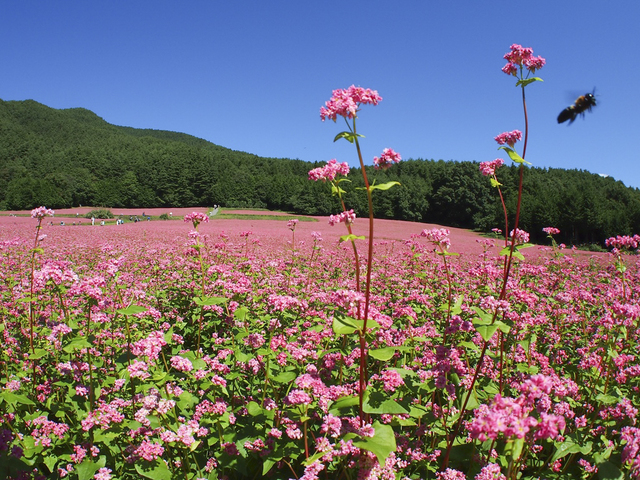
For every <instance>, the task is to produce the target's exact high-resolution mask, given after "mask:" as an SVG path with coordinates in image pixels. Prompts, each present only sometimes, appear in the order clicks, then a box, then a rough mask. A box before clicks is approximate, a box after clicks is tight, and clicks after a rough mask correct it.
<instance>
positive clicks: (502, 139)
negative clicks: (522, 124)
mask: <svg viewBox="0 0 640 480" xmlns="http://www.w3.org/2000/svg"><path fill="white" fill-rule="evenodd" d="M521 139H522V132H521V131H520V130H512V131H511V132H503V133H501V134H500V135H498V136H496V137H494V140H495V141H496V142H498V145H509V146H510V147H511V148H513V146H514V145H515V144H516V142H518V141H520V140H521Z"/></svg>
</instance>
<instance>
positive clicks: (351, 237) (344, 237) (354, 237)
mask: <svg viewBox="0 0 640 480" xmlns="http://www.w3.org/2000/svg"><path fill="white" fill-rule="evenodd" d="M364 239H365V237H364V235H354V234H353V233H350V234H349V235H342V236H341V237H340V243H342V242H346V241H347V240H348V241H350V242H353V241H354V240H364Z"/></svg>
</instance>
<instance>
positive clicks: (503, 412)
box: [468, 375, 566, 441]
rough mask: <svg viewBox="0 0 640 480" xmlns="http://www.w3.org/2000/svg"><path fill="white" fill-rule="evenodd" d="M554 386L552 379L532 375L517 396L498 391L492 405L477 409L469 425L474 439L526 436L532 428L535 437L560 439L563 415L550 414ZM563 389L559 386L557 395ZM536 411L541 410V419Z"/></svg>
mask: <svg viewBox="0 0 640 480" xmlns="http://www.w3.org/2000/svg"><path fill="white" fill-rule="evenodd" d="M553 387H554V380H553V378H551V377H548V376H545V375H533V376H531V377H530V378H529V379H527V380H526V381H525V382H524V383H523V384H522V385H521V386H520V388H519V390H520V392H521V395H520V396H519V397H518V398H510V397H503V396H502V395H500V394H497V395H496V396H495V397H494V399H493V400H492V401H491V403H490V404H489V405H486V404H483V405H480V407H478V408H477V409H476V411H475V418H474V419H473V420H472V421H471V422H470V423H469V425H468V430H469V433H470V436H471V438H474V439H476V438H477V439H479V440H480V441H485V440H487V439H488V438H491V439H492V440H495V439H497V438H498V436H499V435H500V434H503V435H504V436H505V437H506V438H511V437H515V438H524V437H525V436H526V435H527V434H528V433H529V432H530V431H533V432H534V433H533V438H534V439H535V440H537V439H544V438H557V437H558V435H560V433H561V432H562V431H564V429H565V428H566V423H565V419H564V417H563V416H562V415H558V414H555V413H548V410H549V409H550V408H551V406H552V405H551V401H550V396H549V394H550V393H551V391H552V389H553ZM561 391H562V389H561V388H560V389H559V390H557V391H556V394H559V393H560V392H561ZM545 410H547V411H545ZM535 412H538V413H539V416H540V418H539V419H536V418H535V417H533V416H532V414H533V413H535Z"/></svg>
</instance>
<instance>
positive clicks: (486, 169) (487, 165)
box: [480, 158, 504, 177]
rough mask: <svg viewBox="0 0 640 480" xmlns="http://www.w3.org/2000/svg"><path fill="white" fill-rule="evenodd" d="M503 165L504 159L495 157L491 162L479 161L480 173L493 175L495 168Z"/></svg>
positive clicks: (486, 175)
mask: <svg viewBox="0 0 640 480" xmlns="http://www.w3.org/2000/svg"><path fill="white" fill-rule="evenodd" d="M502 165H504V160H502V159H501V158H496V159H495V160H493V161H491V162H480V173H482V175H484V176H485V177H493V176H494V175H495V174H496V170H497V169H498V168H500V167H501V166H502Z"/></svg>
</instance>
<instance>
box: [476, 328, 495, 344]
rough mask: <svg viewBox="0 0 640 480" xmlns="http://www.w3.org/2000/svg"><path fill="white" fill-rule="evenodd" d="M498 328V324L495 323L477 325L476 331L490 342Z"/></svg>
mask: <svg viewBox="0 0 640 480" xmlns="http://www.w3.org/2000/svg"><path fill="white" fill-rule="evenodd" d="M497 330H498V325H495V324H494V325H478V326H476V331H477V332H478V333H479V334H480V336H481V337H482V339H483V340H484V341H485V342H488V341H489V340H491V337H493V335H494V334H495V333H496V331H497Z"/></svg>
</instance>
